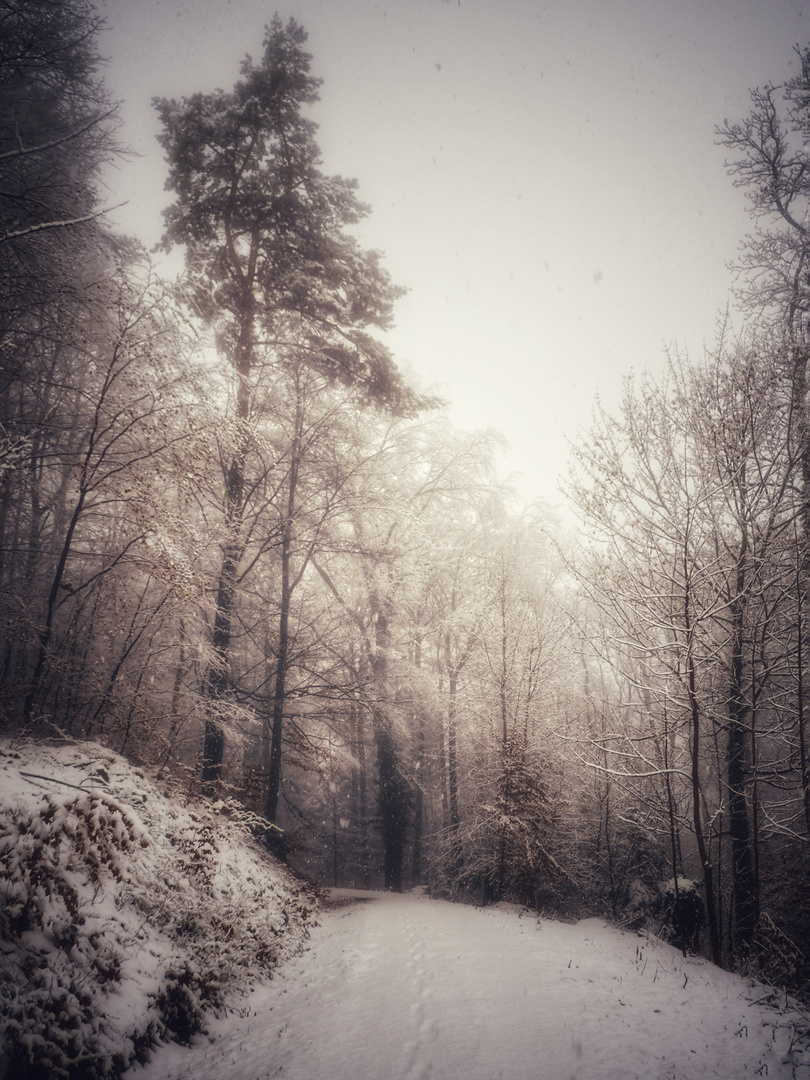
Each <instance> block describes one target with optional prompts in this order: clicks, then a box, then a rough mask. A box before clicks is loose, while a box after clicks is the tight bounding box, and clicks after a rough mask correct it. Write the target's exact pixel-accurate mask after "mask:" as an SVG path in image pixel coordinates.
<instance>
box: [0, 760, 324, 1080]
mask: <svg viewBox="0 0 810 1080" xmlns="http://www.w3.org/2000/svg"><path fill="white" fill-rule="evenodd" d="M219 809H220V810H223V809H225V808H224V807H221V806H220V807H219ZM227 809H228V814H229V816H228V817H224V816H222V814H219V813H217V812H216V808H211V807H205V806H193V807H192V806H185V807H184V806H182V805H181V804H180V803H179V801H177V800H176V799H171V798H169V797H167V795H166V794H163V793H161V792H160V791H159V790H158V789H157V787H156V786H155V785H154V784H153V783H152V782H150V780H148V779H147V777H146V776H145V775H144V774H143V773H142V772H139V771H138V770H136V769H133V768H132V767H131V766H130V765H129V764H128V763H127V762H126V761H125V760H124V759H123V758H120V757H118V756H117V755H116V754H114V753H112V752H111V751H109V750H106V749H103V748H102V747H99V746H96V745H93V744H87V743H76V744H74V743H61V744H58V745H43V744H38V743H24V744H13V743H11V742H8V741H0V980H2V981H1V982H0V1077H4V1078H11V1077H14V1080H35V1078H36V1080H39V1078H44V1077H65V1078H70V1080H78V1078H81V1080H98V1078H114V1077H117V1076H120V1075H121V1073H122V1072H123V1071H124V1070H125V1069H126V1068H127V1066H128V1065H129V1064H131V1062H132V1061H134V1060H143V1059H145V1057H146V1056H148V1052H149V1049H150V1048H151V1046H153V1045H154V1043H155V1041H156V1040H157V1039H159V1038H167V1039H176V1040H179V1041H183V1042H187V1041H188V1040H189V1039H190V1038H191V1037H192V1035H194V1034H195V1032H197V1031H200V1030H202V1029H203V1028H204V1025H205V1014H206V1011H208V1010H212V1009H219V1008H222V1007H223V1006H224V1005H225V1003H226V1000H227V995H228V994H229V993H230V992H233V991H236V990H237V989H240V988H245V987H246V986H247V985H249V983H250V982H251V980H254V979H258V978H261V977H263V976H266V975H267V974H268V973H269V972H270V971H271V970H272V968H273V966H274V965H275V964H276V963H278V961H279V960H280V959H281V958H282V957H283V956H284V955H285V954H288V953H290V952H292V951H295V950H297V949H298V948H300V946H301V944H302V942H303V941H304V940H305V938H306V935H307V927H308V925H309V924H310V923H311V922H312V919H313V916H314V899H313V896H312V894H311V893H310V892H309V891H308V890H307V889H306V888H305V887H303V886H302V885H301V884H300V883H299V882H298V881H297V880H296V879H295V878H294V877H293V876H292V875H291V874H290V873H289V872H288V871H287V870H286V868H284V867H282V866H280V865H279V864H278V863H277V862H276V861H275V860H273V859H272V858H271V857H270V856H269V855H268V854H267V852H266V851H264V850H263V849H262V848H261V847H260V846H259V845H258V844H257V843H256V842H255V841H254V840H253V839H252V838H251V836H250V830H249V823H245V822H243V821H241V820H240V816H239V814H238V811H236V810H235V809H234V808H233V807H230V808H227Z"/></svg>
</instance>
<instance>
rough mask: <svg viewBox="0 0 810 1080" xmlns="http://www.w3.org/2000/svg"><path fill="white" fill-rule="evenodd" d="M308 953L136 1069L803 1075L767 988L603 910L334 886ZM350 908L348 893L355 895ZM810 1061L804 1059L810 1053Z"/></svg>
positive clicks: (300, 1076) (398, 1076) (523, 1077)
mask: <svg viewBox="0 0 810 1080" xmlns="http://www.w3.org/2000/svg"><path fill="white" fill-rule="evenodd" d="M333 903H334V905H335V906H330V907H327V908H326V909H325V911H324V912H323V915H322V917H321V925H320V926H319V927H318V928H317V929H316V930H315V931H314V932H313V935H312V938H311V941H310V943H309V947H308V948H307V950H306V951H305V952H304V953H303V954H301V955H300V956H298V957H296V958H295V959H293V960H291V961H289V962H288V963H287V964H286V965H285V966H284V968H283V969H282V970H281V971H280V972H278V973H277V974H276V976H275V978H274V979H273V980H272V982H270V983H269V984H267V985H265V986H262V987H259V988H257V989H256V991H255V992H254V993H253V994H252V995H251V996H250V998H248V999H246V1002H245V1004H244V1007H243V1008H242V1009H238V1008H237V1009H236V1011H234V1012H233V1013H232V1014H231V1015H229V1016H228V1017H226V1018H224V1019H222V1020H218V1021H215V1022H214V1023H213V1024H212V1026H211V1028H210V1031H209V1034H208V1036H207V1037H206V1038H201V1039H200V1040H199V1041H198V1042H197V1043H195V1045H194V1046H192V1047H190V1048H183V1047H178V1046H166V1047H163V1048H161V1049H160V1050H159V1051H158V1052H157V1054H156V1055H155V1057H154V1058H153V1059H152V1061H151V1062H150V1063H149V1064H148V1065H147V1066H146V1067H145V1068H141V1067H134V1068H133V1069H131V1070H130V1072H129V1073H128V1074H127V1077H128V1078H130V1080H146V1078H148V1080H183V1078H188V1080H260V1078H264V1077H286V1078H290V1080H634V1078H636V1080H707V1078H710V1077H711V1078H719V1080H737V1078H740V1077H746V1076H751V1077H753V1076H755V1075H759V1076H767V1077H768V1078H769V1080H774V1078H779V1080H781V1078H787V1077H791V1076H793V1075H794V1073H793V1066H794V1065H795V1064H796V1062H797V1056H796V1054H795V1053H794V1054H792V1055H791V1053H790V1052H789V1050H790V1044H791V1041H792V1038H793V1032H794V1030H795V1027H797V1026H800V1024H801V1018H799V1017H798V1016H797V1015H796V1014H792V1015H791V1016H788V1015H785V1014H784V1013H780V1012H778V1011H776V1009H775V1008H771V1007H769V1005H768V1004H767V1003H766V1002H765V1001H764V1000H762V999H763V997H764V996H765V989H764V988H763V987H762V986H755V985H753V984H752V983H750V982H747V981H745V980H743V979H741V978H739V977H738V976H736V975H732V974H729V973H728V972H724V971H721V970H719V969H718V968H715V967H713V966H712V965H711V964H710V963H708V962H707V961H705V960H702V959H698V958H693V957H689V958H684V957H683V956H681V954H680V953H679V952H678V951H677V950H675V949H673V948H671V947H670V946H668V945H666V944H664V943H662V942H660V941H658V940H657V939H655V938H647V937H646V936H641V935H637V934H633V933H625V932H622V931H620V930H617V929H615V928H612V927H609V926H607V925H606V924H605V923H603V922H602V921H600V920H597V919H588V920H585V921H584V922H580V923H579V924H576V925H567V924H563V923H559V922H555V921H551V920H548V921H546V920H540V919H538V918H537V917H536V916H534V915H531V914H529V913H526V912H523V913H519V912H518V910H517V909H509V908H506V907H503V906H499V907H496V908H488V909H484V910H482V909H479V908H474V907H467V906H462V905H459V904H451V903H447V902H443V901H437V900H429V899H427V898H424V897H422V896H419V895H418V894H408V895H403V896H395V895H390V894H380V893H367V894H359V893H350V894H346V893H344V894H341V893H340V892H336V893H333ZM341 905H342V906H341ZM802 1059H803V1060H804V1059H805V1056H804V1055H803V1056H802Z"/></svg>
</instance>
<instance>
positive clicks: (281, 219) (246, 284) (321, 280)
mask: <svg viewBox="0 0 810 1080" xmlns="http://www.w3.org/2000/svg"><path fill="white" fill-rule="evenodd" d="M306 37H307V35H306V33H305V32H304V30H303V29H302V28H301V27H300V26H299V25H298V24H297V23H296V22H295V21H294V20H290V22H289V23H288V24H287V25H286V26H284V25H283V24H282V22H281V20H280V19H279V18H278V16H276V17H275V18H274V20H273V22H272V24H271V26H270V27H269V28H268V29H267V31H266V34H265V38H264V53H263V57H262V60H261V62H260V63H258V64H256V63H254V62H253V60H252V59H250V58H249V57H248V58H246V59H245V60H244V62H243V64H242V79H241V80H240V81H239V82H237V83H236V85H235V86H234V88H233V90H232V91H231V92H229V93H226V92H224V91H222V90H217V91H214V92H213V93H211V94H195V95H194V96H193V97H191V98H188V99H183V100H182V101H180V102H177V101H174V100H167V99H157V100H156V102H155V105H156V108H157V110H158V113H159V115H160V119H161V121H162V123H163V133H162V134H161V136H160V141H161V144H162V145H163V147H164V149H165V150H166V152H167V155H168V159H169V180H168V186H169V188H170V189H171V190H172V191H174V193H175V196H176V199H175V202H174V203H173V205H172V206H170V207H169V209H168V210H167V211H166V212H165V218H166V233H165V237H164V245H165V247H166V248H170V247H172V246H173V245H177V244H179V245H182V246H183V247H184V248H185V252H186V266H187V278H186V289H187V296H188V299H189V301H190V303H191V305H192V307H193V309H194V310H195V312H196V313H197V315H198V316H199V317H200V318H202V319H203V320H204V321H205V322H206V323H207V324H209V325H210V326H211V327H213V328H214V329H215V331H216V335H217V343H218V347H219V349H220V351H221V352H222V354H223V355H224V356H225V357H227V359H228V361H229V363H230V364H231V365H232V369H233V373H234V376H235V384H236V385H235V395H234V398H235V420H236V424H237V430H238V432H239V438H238V440H237V442H236V445H235V447H234V449H233V452H232V455H231V457H230V459H229V461H228V462H226V464H225V491H224V515H225V538H224V540H223V544H222V563H221V569H220V573H219V580H218V585H217V601H216V612H215V618H214V628H213V648H214V653H215V657H216V660H215V662H214V663H213V664H212V666H211V668H210V671H209V675H208V682H207V685H208V695H209V698H210V700H211V702H212V709H211V712H210V716H209V721H208V723H207V726H206V733H205V744H204V755H203V781H204V783H207V784H210V783H212V782H214V781H216V780H217V779H218V778H219V775H220V771H221V766H222V756H223V747H224V734H223V729H222V725H221V721H220V719H219V713H218V710H217V702H218V701H221V700H222V699H223V698H226V697H227V696H228V693H229V687H230V682H231V677H230V674H229V662H230V651H231V637H232V623H233V617H234V605H235V600H236V592H237V587H238V582H239V566H240V562H241V560H242V556H243V550H244V536H243V527H242V521H243V514H244V510H245V499H246V462H247V460H248V455H249V453H250V449H251V417H252V415H253V410H254V406H255V404H256V402H257V400H259V399H260V398H261V386H260V385H257V383H256V378H255V376H256V360H257V356H258V355H259V354H260V353H263V352H265V351H268V352H269V353H270V354H272V352H273V350H274V349H276V348H278V347H279V345H281V347H282V348H283V347H284V344H285V343H287V342H289V341H290V340H291V339H292V340H294V342H295V347H296V349H297V350H298V352H299V353H300V354H305V355H306V356H307V357H308V358H309V362H310V363H311V364H312V366H313V367H314V368H315V369H317V370H318V371H320V372H323V373H324V374H327V375H328V376H329V377H330V378H333V379H335V380H338V381H341V382H344V383H346V384H349V385H354V386H357V387H359V388H361V389H362V392H363V395H364V396H365V398H366V399H367V400H368V401H373V402H376V403H379V404H381V405H383V406H385V407H387V408H390V409H394V410H406V411H407V410H409V409H413V408H414V407H416V405H417V404H418V402H417V399H416V397H415V396H414V395H413V394H412V393H411V392H410V391H409V390H408V388H407V387H406V385H405V384H404V382H403V380H402V378H401V376H400V375H399V373H398V371H397V369H396V367H395V365H394V364H393V362H392V360H391V357H390V356H389V354H388V352H387V351H386V350H385V348H384V347H383V346H382V345H381V344H380V343H379V342H377V341H375V340H374V339H373V338H371V337H370V336H369V334H368V332H367V331H368V328H369V327H373V328H376V329H385V328H386V327H387V326H388V325H389V322H390V318H391V309H392V304H393V301H394V299H395V298H396V297H397V295H398V290H397V289H395V288H394V287H393V286H392V284H391V281H390V279H389V277H388V275H387V274H386V272H385V271H384V270H383V269H382V267H381V266H380V260H379V256H378V254H377V253H376V252H368V251H362V250H361V249H360V248H359V246H358V244H357V242H356V240H355V239H354V238H353V237H352V236H351V235H349V233H347V232H346V229H347V228H348V227H350V226H352V225H355V224H356V223H357V222H358V221H360V220H361V218H363V217H364V216H365V215H366V214H367V213H368V208H367V207H366V206H365V205H364V204H362V203H360V202H359V201H358V199H357V197H356V195H355V187H356V185H355V183H354V182H353V181H350V180H345V179H343V178H341V177H328V176H326V175H324V174H323V173H322V172H321V171H320V156H319V150H318V147H317V145H316V143H315V141H314V134H315V126H316V125H315V124H314V123H313V122H312V121H311V120H310V119H308V118H307V116H306V115H305V109H306V108H308V107H309V106H310V105H312V104H313V103H314V102H316V101H317V99H318V86H319V82H320V81H319V80H318V79H315V78H314V77H313V76H312V75H310V59H311V58H310V56H309V55H308V54H307V53H306V52H305V51H304V43H305V42H306Z"/></svg>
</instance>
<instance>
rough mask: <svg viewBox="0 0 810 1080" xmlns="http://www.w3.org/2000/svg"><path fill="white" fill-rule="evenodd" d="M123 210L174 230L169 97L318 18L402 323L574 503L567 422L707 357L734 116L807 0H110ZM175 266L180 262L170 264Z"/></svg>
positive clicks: (585, 419) (337, 163) (330, 101)
mask: <svg viewBox="0 0 810 1080" xmlns="http://www.w3.org/2000/svg"><path fill="white" fill-rule="evenodd" d="M99 8H100V11H101V13H102V14H103V15H104V16H105V17H106V19H107V22H108V30H107V32H106V33H105V34H104V36H103V39H102V42H101V47H102V51H103V53H104V54H105V55H106V56H107V57H108V58H109V61H110V63H109V65H108V68H107V71H106V81H107V84H108V86H109V87H110V89H111V91H112V93H113V96H114V97H116V98H118V99H120V100H121V101H122V102H123V109H122V115H123V119H124V122H125V127H124V130H123V132H122V139H123V140H124V141H125V142H127V143H128V144H129V145H130V146H131V147H132V148H133V149H134V150H136V151H137V152H138V153H140V154H141V155H143V156H142V157H141V158H139V159H137V160H135V161H128V162H127V163H126V164H125V165H124V166H123V167H122V168H120V169H119V170H118V171H117V172H116V173H114V174H113V175H112V177H111V179H110V186H111V191H110V201H111V202H119V201H120V200H121V199H126V200H128V205H127V206H126V207H125V208H123V209H122V210H120V211H117V212H116V215H115V217H116V220H117V221H118V222H119V223H120V225H121V227H122V228H124V229H126V231H128V232H132V233H135V234H136V235H137V236H139V237H140V238H141V239H142V240H143V241H144V243H146V244H147V245H153V244H155V243H156V242H157V241H158V240H159V239H160V235H161V231H162V221H161V214H160V211H161V209H162V208H163V207H165V205H166V204H167V201H168V195H167V193H166V192H165V191H164V190H163V184H164V180H165V176H166V169H165V166H164V163H163V160H162V151H161V150H160V147H159V146H158V145H157V142H156V140H155V135H156V133H157V131H158V125H157V122H156V119H155V116H154V111H153V109H152V106H151V99H152V97H153V96H155V95H158V96H161V97H180V96H188V95H191V94H193V93H195V92H197V91H210V90H212V89H214V88H215V87H218V86H219V87H223V88H224V89H230V88H231V86H232V85H233V83H234V82H235V81H236V79H237V78H238V74H239V70H238V69H239V62H240V60H241V58H242V57H243V56H244V54H245V53H251V54H252V55H253V56H254V57H257V58H258V57H260V56H261V53H262V36H263V28H264V26H265V25H266V24H267V23H269V21H270V19H271V18H272V16H273V14H274V12H275V11H278V13H279V14H280V15H281V17H282V18H283V19H284V20H285V21H286V20H287V19H288V18H289V17H290V16H292V17H294V18H295V19H296V20H297V21H298V22H300V23H301V24H302V25H303V26H304V27H305V28H306V29H307V31H308V32H309V43H308V47H309V51H310V52H311V53H312V55H313V64H312V70H313V73H314V74H315V75H317V76H319V77H321V78H323V80H324V83H323V86H322V88H321V98H322V100H321V102H320V104H319V105H318V106H317V107H316V109H315V111H314V118H315V119H316V120H317V121H318V123H319V124H320V130H319V138H318V142H319V145H320V147H321V150H322V153H323V168H324V171H325V172H327V173H340V174H342V175H344V176H353V177H356V178H357V180H358V181H359V185H360V187H359V193H360V196H361V198H362V199H363V200H364V201H366V202H368V203H370V204H371V206H372V209H373V213H372V215H371V217H370V219H369V220H368V221H367V222H365V223H364V224H363V226H362V227H361V229H360V230H359V235H360V237H361V239H362V241H363V242H364V243H365V244H366V245H367V246H369V247H375V248H379V249H380V250H382V251H383V252H385V255H386V260H385V261H386V266H387V268H388V270H389V271H390V273H391V275H392V277H393V278H394V281H395V282H396V283H397V284H400V285H404V286H406V287H407V288H408V289H409V290H410V291H409V292H408V294H407V296H406V297H405V298H404V299H403V300H401V301H400V302H399V306H398V309H397V311H398V315H397V327H396V329H395V330H394V331H393V332H392V333H391V335H390V336H389V339H388V344H389V345H390V347H391V348H392V349H393V351H394V353H395V355H396V356H397V358H398V360H399V361H400V362H401V363H402V364H403V366H405V367H407V368H409V369H410V370H411V371H412V372H413V373H414V374H415V375H416V377H417V378H418V380H419V381H420V383H421V384H422V386H424V387H427V386H436V387H438V389H439V390H440V391H441V393H442V394H443V395H444V396H445V397H446V398H447V399H448V400H449V401H450V402H451V406H450V415H451V417H452V419H453V422H454V423H455V425H456V426H457V427H459V428H462V429H482V428H494V429H496V430H498V431H500V432H501V433H502V434H503V435H504V436H506V439H507V440H508V443H509V445H510V448H511V449H510V451H509V453H508V454H506V455H505V456H504V457H503V458H502V461H501V466H502V472H503V473H504V474H507V473H511V472H518V473H520V474H521V475H520V490H521V492H522V494H523V496H524V497H525V498H526V499H532V498H536V497H538V496H541V497H545V498H548V499H549V500H550V501H552V502H556V501H558V499H559V496H558V495H557V493H556V483H557V478H558V477H559V476H560V475H562V474H564V473H565V468H566V460H567V443H566V439H568V438H572V437H574V436H575V435H576V433H577V431H578V430H580V429H582V428H586V427H587V426H588V423H589V417H590V412H591V408H592V404H593V401H594V397H595V395H596V393H597V392H599V394H600V396H601V398H602V399H603V401H605V402H606V403H608V404H611V403H612V402H614V401H615V400H616V397H617V395H618V391H619V388H620V384H621V377H622V375H623V374H625V373H626V372H628V371H629V370H630V369H636V370H640V369H642V368H645V367H648V368H651V369H653V370H657V369H659V368H660V367H661V365H662V362H663V350H664V346H665V345H666V344H667V343H673V342H677V343H678V345H679V346H681V347H685V348H688V349H689V351H690V352H693V353H695V354H697V353H699V352H700V351H701V350H702V348H703V345H704V342H710V341H711V339H712V337H713V334H714V327H715V323H716V319H717V316H718V313H719V312H720V311H721V310H722V309H723V308H724V307H725V304H726V302H727V300H728V294H729V288H730V284H731V275H730V273H729V271H728V270H727V267H726V264H727V262H728V261H729V260H730V259H733V257H734V254H735V251H736V249H737V247H738V244H739V242H740V240H741V238H742V236H743V234H744V232H745V231H746V229H747V227H748V219H747V217H746V213H745V201H744V198H743V196H742V194H741V193H740V192H739V191H737V190H736V189H734V187H733V186H732V184H731V181H730V180H729V178H728V177H727V175H726V173H725V170H724V168H723V156H724V152H723V150H722V149H721V148H719V147H717V146H716V145H715V143H714V127H715V125H716V124H718V123H721V122H722V121H723V120H724V119H725V118H729V119H739V118H742V117H743V116H744V115H745V114H746V113H747V112H748V111H749V99H748V90H749V88H752V87H755V86H757V85H762V84H763V83H765V82H767V81H769V80H770V81H774V82H779V81H782V80H784V79H785V78H787V77H790V76H791V75H793V74H795V73H796V71H797V69H798V61H797V60H796V57H795V55H794V53H793V51H792V50H793V46H794V45H795V44H796V43H801V44H805V43H806V42H807V41H808V40H810V0H587V2H586V0H547V2H545V3H543V2H541V0H285V2H284V3H282V2H281V0H279V2H278V4H274V3H273V2H272V0H271V2H270V3H269V4H268V3H266V2H263V0H100V2H99ZM167 269H168V268H167Z"/></svg>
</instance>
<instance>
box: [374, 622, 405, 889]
mask: <svg viewBox="0 0 810 1080" xmlns="http://www.w3.org/2000/svg"><path fill="white" fill-rule="evenodd" d="M376 623H377V625H376V636H375V648H374V656H373V659H372V667H373V671H374V691H375V699H376V700H375V703H374V708H373V710H372V716H373V718H374V736H375V741H376V744H377V768H378V772H379V811H380V826H381V830H382V842H383V881H384V884H385V888H386V889H389V890H390V891H391V892H402V871H403V864H404V861H405V838H406V835H407V831H408V810H409V806H408V803H409V798H408V796H409V787H408V783H407V781H406V779H405V777H404V776H403V775H402V767H401V763H400V760H399V751H398V748H397V745H396V740H395V738H394V733H393V729H392V723H391V714H390V710H389V706H388V703H387V698H388V686H387V683H388V645H389V635H388V618H387V616H386V615H384V614H383V613H382V612H379V611H378V612H377V619H376Z"/></svg>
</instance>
